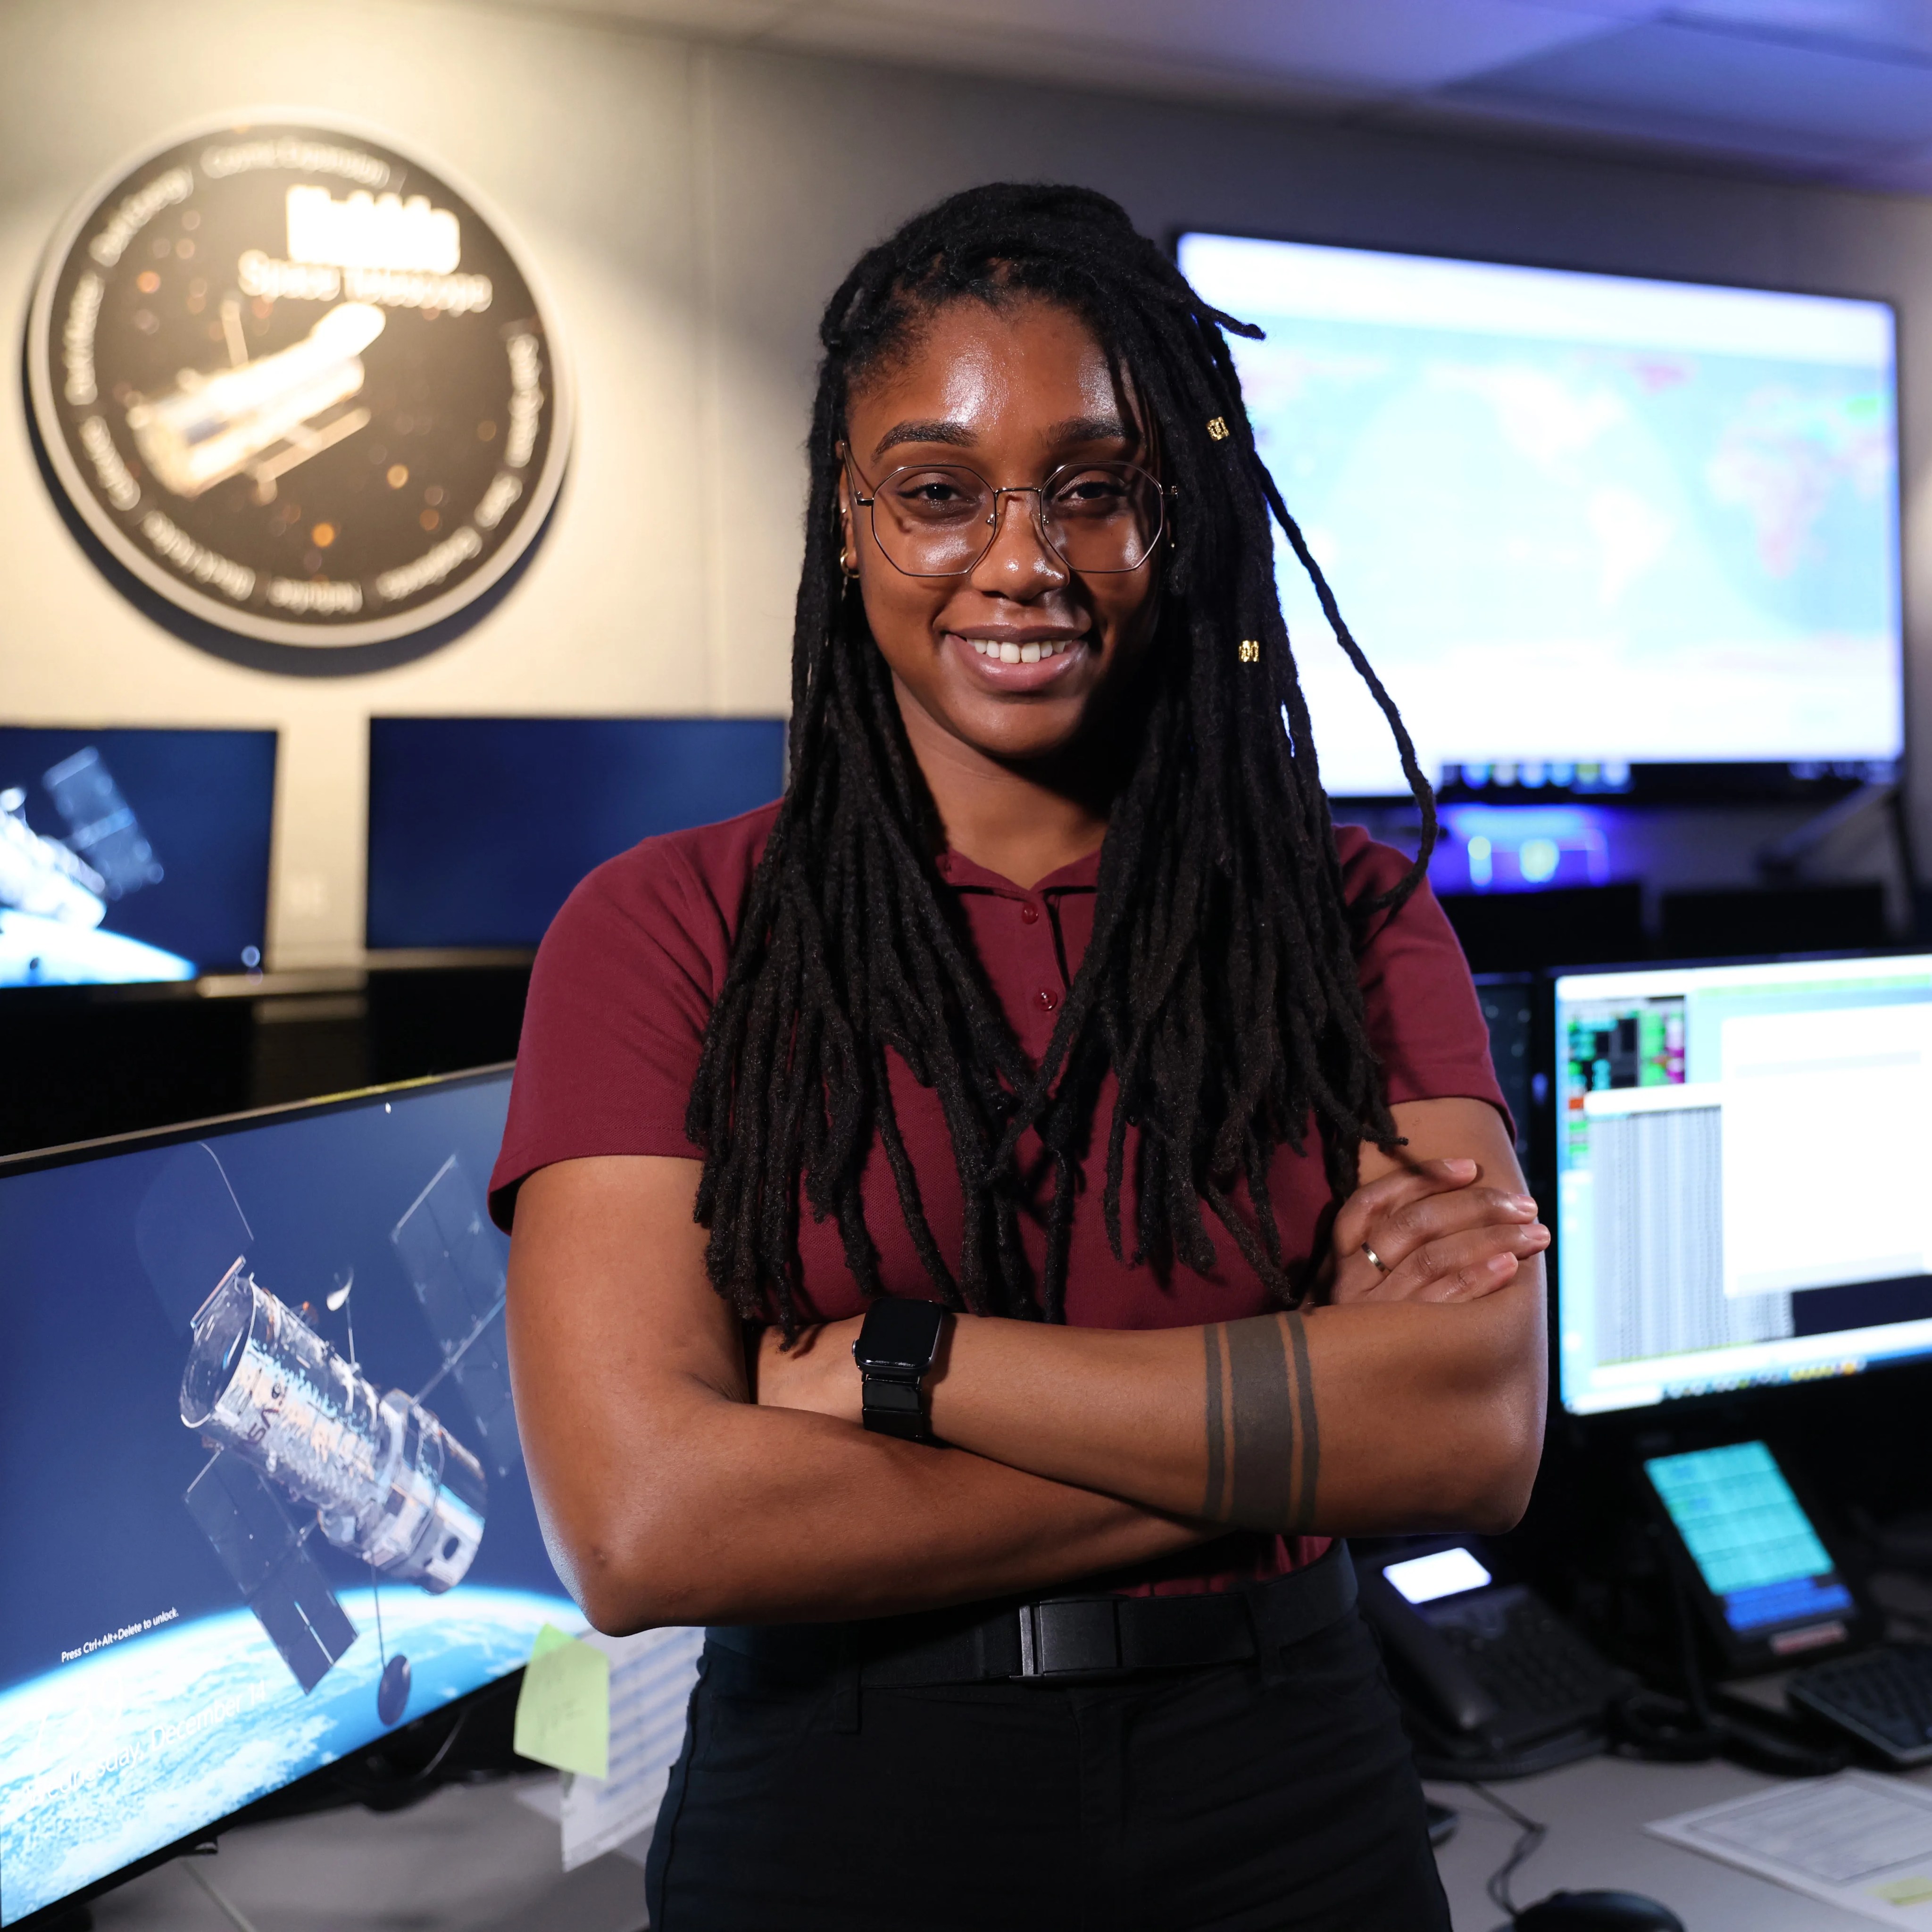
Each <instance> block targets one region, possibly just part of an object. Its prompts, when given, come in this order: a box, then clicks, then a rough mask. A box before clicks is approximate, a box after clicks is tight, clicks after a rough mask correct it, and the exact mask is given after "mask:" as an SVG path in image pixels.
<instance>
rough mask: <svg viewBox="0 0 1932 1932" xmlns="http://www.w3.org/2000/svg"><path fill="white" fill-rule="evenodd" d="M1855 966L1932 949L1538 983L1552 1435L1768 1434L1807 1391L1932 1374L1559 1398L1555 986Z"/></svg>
mask: <svg viewBox="0 0 1932 1932" xmlns="http://www.w3.org/2000/svg"><path fill="white" fill-rule="evenodd" d="M1854 959H1923V960H1924V961H1926V962H1927V965H1928V967H1932V942H1927V941H1918V942H1915V943H1901V944H1898V945H1896V946H1883V947H1853V948H1847V949H1845V950H1838V951H1831V952H1821V953H1738V954H1734V955H1731V956H1727V957H1725V958H1723V959H1641V960H1631V961H1626V962H1622V963H1621V964H1616V965H1568V966H1550V967H1545V968H1543V969H1542V970H1541V973H1540V974H1539V975H1538V977H1539V978H1540V980H1541V982H1542V984H1541V988H1540V993H1541V998H1540V1000H1539V1001H1538V1010H1537V1016H1536V1021H1535V1025H1536V1028H1537V1033H1538V1045H1539V1046H1540V1048H1541V1052H1542V1053H1543V1054H1544V1056H1545V1057H1546V1058H1545V1071H1546V1072H1547V1076H1548V1082H1549V1085H1548V1088H1547V1100H1546V1104H1545V1105H1544V1107H1543V1109H1541V1115H1540V1118H1539V1119H1538V1130H1539V1138H1538V1145H1539V1149H1540V1155H1541V1165H1542V1172H1543V1173H1544V1175H1546V1176H1547V1185H1548V1187H1549V1190H1550V1201H1549V1205H1550V1217H1549V1219H1548V1223H1547V1225H1548V1226H1549V1229H1550V1246H1549V1247H1548V1248H1547V1250H1545V1260H1544V1266H1545V1268H1546V1271H1547V1274H1546V1291H1547V1298H1548V1299H1547V1316H1548V1319H1547V1322H1546V1323H1545V1327H1546V1328H1547V1331H1548V1333H1547V1343H1548V1356H1549V1382H1548V1387H1549V1402H1548V1421H1549V1424H1550V1426H1551V1427H1553V1428H1555V1427H1561V1428H1562V1430H1564V1431H1565V1433H1567V1434H1568V1436H1570V1437H1571V1439H1573V1440H1574V1439H1580V1438H1595V1439H1605V1438H1607V1437H1609V1436H1632V1437H1634V1436H1643V1435H1648V1434H1659V1435H1661V1434H1662V1433H1669V1432H1673V1431H1675V1430H1678V1429H1679V1428H1680V1427H1683V1428H1691V1429H1702V1428H1703V1427H1706V1426H1708V1424H1709V1421H1710V1419H1712V1418H1715V1417H1716V1416H1718V1415H1719V1414H1720V1412H1726V1413H1728V1412H1733V1411H1736V1412H1739V1417H1738V1418H1733V1421H1731V1422H1727V1424H1725V1426H1726V1427H1734V1426H1735V1427H1742V1426H1743V1420H1748V1419H1753V1418H1758V1417H1760V1416H1763V1417H1765V1418H1767V1420H1766V1424H1765V1426H1766V1427H1767V1428H1773V1427H1776V1426H1777V1425H1778V1424H1779V1423H1780V1422H1781V1421H1783V1420H1784V1416H1785V1413H1786V1410H1787V1406H1788V1405H1790V1403H1792V1402H1793V1401H1794V1400H1803V1399H1804V1392H1805V1391H1815V1390H1817V1389H1818V1388H1820V1387H1823V1386H1829V1385H1830V1383H1832V1382H1840V1381H1843V1382H1861V1381H1863V1380H1864V1378H1865V1377H1866V1376H1871V1375H1874V1374H1882V1373H1885V1372H1886V1371H1895V1372H1909V1371H1911V1370H1919V1371H1920V1372H1921V1373H1927V1372H1932V1349H1927V1351H1926V1352H1924V1353H1923V1354H1920V1355H1897V1356H1889V1357H1888V1358H1885V1360H1884V1361H1879V1362H1872V1363H1868V1364H1866V1366H1865V1367H1864V1368H1862V1369H1860V1370H1858V1371H1857V1372H1856V1373H1855V1374H1853V1375H1851V1376H1842V1377H1832V1378H1831V1379H1829V1382H1826V1381H1824V1380H1821V1379H1818V1378H1810V1379H1802V1380H1798V1381H1786V1382H1766V1383H1762V1384H1758V1385H1751V1386H1748V1387H1746V1388H1735V1389H1712V1390H1709V1391H1706V1392H1705V1393H1703V1394H1700V1395H1675V1396H1671V1395H1667V1396H1665V1397H1663V1398H1662V1399H1661V1400H1659V1401H1657V1402H1651V1403H1630V1404H1628V1405H1626V1406H1623V1407H1621V1408H1616V1409H1587V1410H1579V1409H1571V1407H1570V1406H1569V1405H1568V1403H1566V1402H1565V1400H1564V1397H1563V1365H1562V1319H1563V1259H1562V1248H1563V1226H1562V1223H1563V1217H1562V1208H1561V1205H1560V1203H1559V1201H1558V1198H1557V1190H1558V1187H1559V1183H1560V1181H1561V1175H1560V1173H1559V1169H1558V1166H1557V1163H1558V1159H1559V1148H1560V1141H1561V1135H1562V1120H1563V1104H1562V1101H1563V1097H1562V1093H1561V1091H1559V1082H1558V1079H1557V1074H1558V1071H1559V1060H1558V1048H1559V1041H1558V1039H1557V1035H1556V1027H1557V1015H1558V1001H1557V997H1556V983H1557V982H1558V981H1559V980H1562V979H1565V978H1568V977H1573V976H1580V975H1583V974H1596V973H1601V974H1617V975H1618V976H1619V977H1622V976H1625V975H1628V974H1633V973H1653V972H1655V973H1672V972H1694V971H1702V970H1703V969H1706V968H1726V967H1735V966H1804V965H1814V964H1815V965H1832V964H1834V963H1838V962H1843V961H1846V960H1854ZM1739 1418H1742V1420H1740V1419H1739ZM1774 1448H1775V1444H1774Z"/></svg>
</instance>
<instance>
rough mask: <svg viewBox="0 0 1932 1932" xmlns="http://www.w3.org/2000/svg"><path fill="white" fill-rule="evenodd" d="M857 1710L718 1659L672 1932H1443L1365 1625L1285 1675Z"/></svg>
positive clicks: (793, 1679) (664, 1826)
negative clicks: (1091, 1930)
mask: <svg viewBox="0 0 1932 1932" xmlns="http://www.w3.org/2000/svg"><path fill="white" fill-rule="evenodd" d="M854 1699H855V1691H854V1686H853V1683H852V1682H851V1680H850V1679H849V1678H844V1677H841V1676H840V1674H839V1673H835V1672H825V1671H817V1672H814V1671H811V1670H805V1671H796V1672H793V1671H785V1670H779V1669H778V1668H777V1667H774V1666H773V1665H772V1664H769V1663H768V1662H764V1661H754V1660H753V1659H751V1658H748V1657H746V1656H745V1655H742V1653H741V1652H737V1651H734V1650H728V1649H724V1648H722V1647H721V1646H718V1645H717V1644H715V1643H712V1644H709V1645H707V1646H706V1650H705V1653H704V1660H703V1667H702V1671H701V1674H700V1679H699V1682H698V1685H697V1689H696V1690H695V1691H694V1693H693V1694H692V1697H691V1709H690V1715H689V1716H688V1719H687V1721H686V1725H685V1741H684V1749H683V1752H682V1755H681V1756H680V1757H679V1760H678V1762H677V1765H676V1768H675V1769H673V1772H672V1773H671V1779H670V1789H669V1790H668V1791H667V1793H666V1794H665V1796H664V1807H663V1809H662V1811H661V1812H660V1814H658V1827H657V1834H656V1837H655V1841H653V1843H652V1846H651V1852H650V1863H649V1870H648V1873H647V1877H646V1889H647V1894H648V1897H649V1904H650V1913H651V1924H652V1928H653V1932H1036V1929H1037V1932H1049V1928H1050V1932H1083V1928H1094V1932H1098V1929H1099V1928H1101V1927H1105V1928H1106V1932H1289V1928H1294V1932H1318V1928H1319V1932H1448V1925H1449V1911H1448V1904H1447V1903H1446V1901H1445V1899H1444V1897H1443V1895H1442V1885H1441V1884H1440V1883H1439V1881H1438V1879H1437V1878H1436V1864H1435V1860H1434V1858H1433V1854H1432V1853H1431V1852H1430V1846H1429V1841H1428V1835H1427V1830H1426V1828H1425V1826H1424V1818H1423V1799H1422V1790H1421V1785H1420V1784H1419V1783H1418V1780H1417V1778H1416V1775H1415V1767H1414V1765H1413V1763H1412V1760H1411V1757H1410V1754H1409V1746H1408V1744H1407V1742H1406V1739H1404V1737H1403V1732H1402V1728H1401V1725H1400V1721H1399V1719H1398V1718H1397V1714H1396V1709H1395V1705H1394V1700H1393V1699H1392V1698H1391V1696H1390V1694H1389V1691H1388V1685H1387V1682H1386V1680H1385V1678H1384V1677H1383V1675H1382V1667H1381V1662H1380V1659H1379V1655H1378V1654H1377V1652H1376V1648H1375V1645H1374V1642H1373V1639H1372V1638H1371V1637H1370V1635H1369V1634H1368V1632H1367V1630H1366V1629H1365V1628H1364V1627H1363V1625H1362V1624H1361V1621H1360V1619H1358V1617H1357V1616H1356V1615H1355V1612H1354V1611H1353V1610H1351V1611H1350V1612H1349V1614H1348V1615H1347V1616H1345V1617H1344V1618H1343V1619H1341V1620H1340V1622H1337V1623H1335V1624H1332V1625H1330V1626H1329V1627H1328V1628H1327V1629H1326V1630H1324V1631H1319V1632H1318V1633H1317V1634H1316V1635H1315V1636H1313V1637H1308V1638H1306V1639H1304V1640H1303V1641H1302V1642H1301V1643H1297V1644H1295V1645H1293V1646H1290V1647H1289V1648H1288V1649H1283V1650H1279V1651H1277V1652H1274V1655H1272V1656H1271V1657H1270V1658H1268V1659H1267V1661H1266V1662H1265V1664H1256V1663H1252V1662H1251V1663H1247V1664H1217V1665H1210V1666H1205V1667H1202V1668H1199V1669H1197V1670H1185V1671H1175V1672H1170V1673H1160V1674H1158V1675H1156V1674H1151V1673H1150V1674H1147V1675H1143V1676H1137V1677H1133V1678H1126V1679H1114V1680H1111V1681H1100V1682H1088V1683H1086V1684H1084V1685H1067V1684H1058V1685H1055V1684H1041V1683H1037V1682H1031V1683H1004V1682H1002V1683H992V1684H977V1685H947V1686H935V1687H932V1688H917V1689H898V1688H895V1689H878V1688H873V1687H871V1686H870V1685H868V1686H867V1687H866V1688H865V1690H864V1691H863V1692H862V1694H858V1695H857V1697H856V1705H855V1702H854ZM855 1720H856V1723H855Z"/></svg>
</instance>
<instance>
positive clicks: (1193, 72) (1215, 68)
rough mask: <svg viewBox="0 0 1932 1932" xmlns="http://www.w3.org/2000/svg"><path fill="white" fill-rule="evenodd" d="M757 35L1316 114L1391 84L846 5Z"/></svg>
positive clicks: (1006, 74)
mask: <svg viewBox="0 0 1932 1932" xmlns="http://www.w3.org/2000/svg"><path fill="white" fill-rule="evenodd" d="M759 43H760V45H763V46H788V47H796V48H800V49H809V50H811V51H812V52H826V53H839V54H848V55H853V56H854V57H855V58H859V59H862V60H883V61H890V62H895V63H898V64H901V65H906V66H910V67H926V68H941V69H944V70H950V71H953V72H956V73H965V74H990V75H994V76H997V77H999V78H1001V79H1003V80H1021V81H1028V82H1032V83H1037V84H1039V85H1041V86H1064V87H1100V88H1108V89H1120V90H1121V92H1126V93H1131V94H1140V95H1155V96H1165V97H1167V98H1174V99H1180V100H1190V101H1238V102H1241V103H1244V104H1255V105H1262V106H1271V107H1288V108H1291V109H1293V110H1297V111H1299V112H1301V113H1307V114H1311V115H1323V114H1333V113H1340V112H1342V111H1343V110H1348V109H1351V108H1355V107H1364V106H1367V105H1369V104H1372V103H1373V102H1374V101H1377V100H1381V99H1385V98H1388V97H1387V95H1386V92H1385V91H1384V90H1381V89H1370V88H1366V87H1363V86H1344V85H1342V84H1340V83H1337V82H1334V81H1331V80H1303V79H1301V77H1290V76H1286V75H1283V74H1278V73H1276V72H1274V71H1271V70H1270V69H1268V68H1265V67H1262V66H1260V65H1252V66H1249V67H1246V68H1243V67H1238V66H1234V65H1229V66H1219V65H1215V64H1214V63H1212V62H1205V61H1202V62H1182V61H1177V60H1175V59H1174V58H1172V57H1168V56H1163V55H1160V54H1158V53H1154V52H1147V51H1144V50H1142V49H1137V48H1132V47H1128V48H1121V47H1118V46H1099V47H1095V46H1085V45H1082V44H1081V43H1078V42H1070V41H1067V40H1060V39H1058V38H1052V39H1049V38H1048V37H1046V36H1044V35H1042V34H1016V33H1015V32H1013V31H1011V30H1010V29H1005V30H1002V31H992V32H989V31H986V29H985V28H980V27H974V28H964V27H953V28H947V27H945V26H941V25H940V24H938V23H935V22H929V21H926V20H904V19H900V18H896V17H890V16H886V15H883V14H877V13H863V14H862V13H855V12H853V11H852V10H850V9H849V8H848V7H844V6H842V5H841V6H813V7H802V8H800V9H799V10H796V11H795V12H793V13H790V14H787V16H786V17H784V19H783V20H781V21H780V22H778V23H777V24H776V25H775V26H773V27H772V28H771V29H770V30H769V31H768V32H766V33H764V34H761V35H760V36H759Z"/></svg>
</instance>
